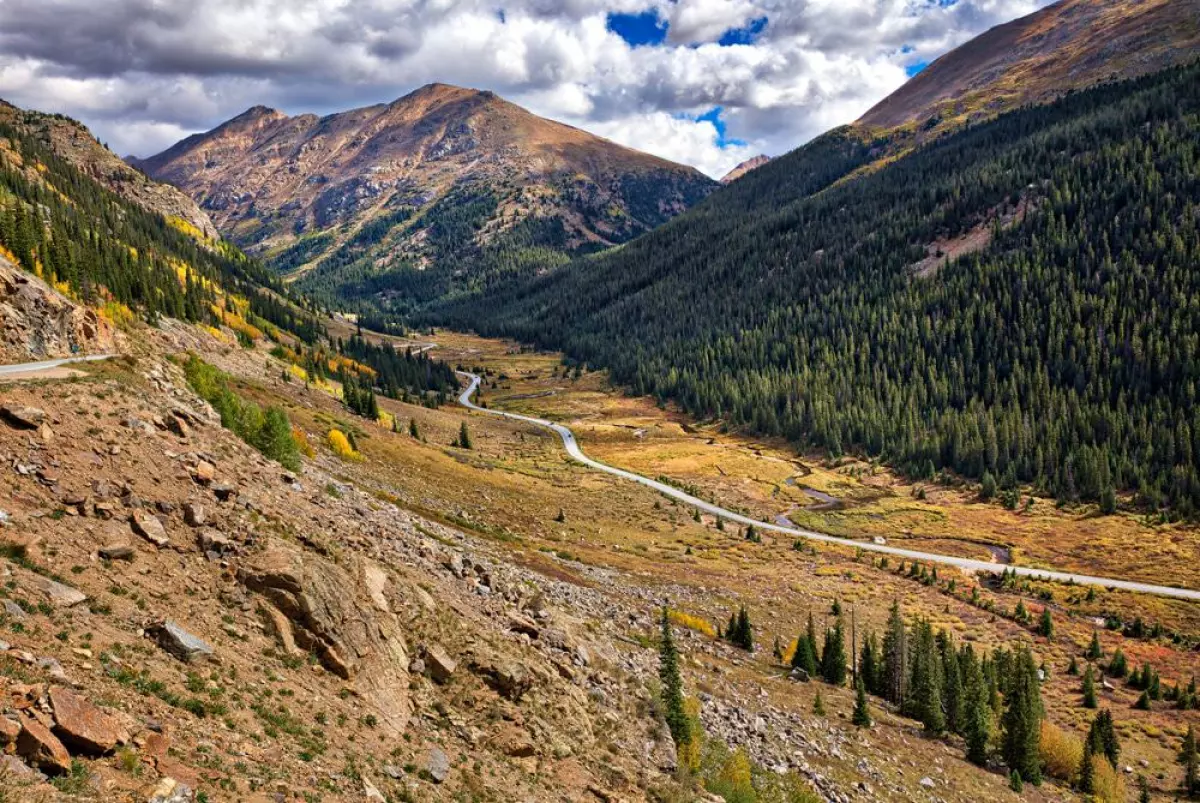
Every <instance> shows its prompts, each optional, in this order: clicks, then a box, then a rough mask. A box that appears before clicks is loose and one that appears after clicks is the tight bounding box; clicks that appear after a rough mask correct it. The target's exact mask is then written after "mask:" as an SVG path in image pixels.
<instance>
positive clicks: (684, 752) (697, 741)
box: [675, 697, 704, 772]
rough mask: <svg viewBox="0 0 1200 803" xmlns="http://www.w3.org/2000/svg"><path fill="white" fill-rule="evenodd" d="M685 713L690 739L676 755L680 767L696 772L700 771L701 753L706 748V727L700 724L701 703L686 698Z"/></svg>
mask: <svg viewBox="0 0 1200 803" xmlns="http://www.w3.org/2000/svg"><path fill="white" fill-rule="evenodd" d="M683 713H684V714H685V715H686V717H687V723H688V735H689V737H690V738H689V739H688V741H687V743H686V744H681V745H679V746H678V747H677V748H676V750H675V753H676V756H677V757H678V760H679V766H680V767H684V768H686V769H688V770H691V771H692V772H695V771H696V770H698V769H700V751H701V748H702V747H703V746H704V727H703V726H702V725H701V724H700V701H699V700H698V699H696V698H695V697H686V698H684V701H683Z"/></svg>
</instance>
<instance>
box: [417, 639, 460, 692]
mask: <svg viewBox="0 0 1200 803" xmlns="http://www.w3.org/2000/svg"><path fill="white" fill-rule="evenodd" d="M425 662H426V663H427V664H428V665H429V675H430V677H432V678H433V679H434V680H435V681H436V682H438V683H445V682H446V681H448V680H450V677H451V676H452V675H453V674H454V670H455V669H457V668H458V663H457V662H456V661H455V660H454V659H453V658H451V657H450V656H449V655H447V654H446V651H445V650H444V649H442V647H441V646H440V645H438V644H434V645H431V646H430V647H429V648H428V649H427V650H425Z"/></svg>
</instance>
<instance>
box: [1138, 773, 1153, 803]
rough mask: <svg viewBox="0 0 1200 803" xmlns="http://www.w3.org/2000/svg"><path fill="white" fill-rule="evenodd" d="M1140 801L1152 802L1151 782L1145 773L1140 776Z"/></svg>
mask: <svg viewBox="0 0 1200 803" xmlns="http://www.w3.org/2000/svg"><path fill="white" fill-rule="evenodd" d="M1138 803H1150V784H1149V782H1147V781H1146V776H1145V775H1139V776H1138Z"/></svg>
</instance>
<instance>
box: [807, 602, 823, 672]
mask: <svg viewBox="0 0 1200 803" xmlns="http://www.w3.org/2000/svg"><path fill="white" fill-rule="evenodd" d="M804 635H805V636H806V637H807V638H808V646H809V647H811V648H812V656H813V663H814V664H815V665H816V667H817V669H818V670H819V669H820V667H821V645H820V644H819V643H818V642H817V626H816V625H815V624H814V623H813V615H812V611H809V612H808V624H807V625H806V626H805V628H804ZM813 674H814V675H816V672H813Z"/></svg>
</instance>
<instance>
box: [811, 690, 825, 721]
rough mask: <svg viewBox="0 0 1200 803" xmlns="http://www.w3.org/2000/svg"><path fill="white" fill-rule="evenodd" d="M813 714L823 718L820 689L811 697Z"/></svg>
mask: <svg viewBox="0 0 1200 803" xmlns="http://www.w3.org/2000/svg"><path fill="white" fill-rule="evenodd" d="M812 710H813V713H814V714H816V715H817V716H819V717H823V716H825V703H824V702H823V701H822V700H821V689H820V688H818V689H817V695H816V696H815V697H813V708H812Z"/></svg>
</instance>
